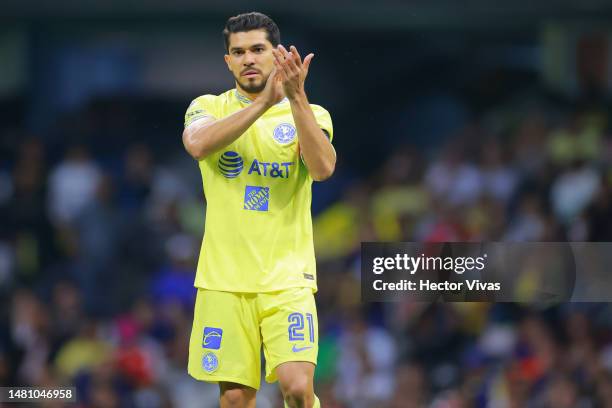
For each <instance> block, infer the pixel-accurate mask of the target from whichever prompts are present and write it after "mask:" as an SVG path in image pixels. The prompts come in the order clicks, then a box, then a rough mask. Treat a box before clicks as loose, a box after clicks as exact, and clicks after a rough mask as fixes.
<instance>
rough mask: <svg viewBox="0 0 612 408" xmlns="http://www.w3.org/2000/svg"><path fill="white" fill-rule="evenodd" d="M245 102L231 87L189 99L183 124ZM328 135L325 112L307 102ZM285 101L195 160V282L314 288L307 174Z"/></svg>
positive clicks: (220, 286)
mask: <svg viewBox="0 0 612 408" xmlns="http://www.w3.org/2000/svg"><path fill="white" fill-rule="evenodd" d="M249 103H251V100H249V99H248V98H247V97H245V96H243V95H241V94H240V93H239V92H238V91H237V90H236V89H232V90H229V91H227V92H225V93H223V94H221V95H218V96H217V95H203V96H200V97H198V98H196V99H195V100H194V101H193V102H192V103H191V105H189V108H188V109H187V112H186V114H185V127H187V126H189V125H190V124H191V123H193V122H194V121H196V120H198V119H200V118H203V117H206V116H210V117H213V118H215V119H222V118H224V117H226V116H228V115H231V114H232V113H234V112H236V111H238V110H240V109H243V108H244V107H246V106H247V105H248V104H249ZM310 106H311V108H312V110H313V112H314V115H315V118H316V121H317V123H318V124H319V127H320V128H321V129H323V130H325V131H326V132H327V134H328V135H329V138H330V142H331V140H332V138H333V128H332V121H331V117H330V115H329V113H328V112H327V111H326V110H325V109H323V108H322V107H320V106H318V105H310ZM298 137H299V135H298V134H297V130H296V127H295V122H294V120H293V116H292V114H291V107H290V104H289V102H288V100H287V99H284V100H283V101H281V102H280V103H278V104H276V105H274V106H272V107H271V108H270V109H268V110H267V111H266V112H265V113H264V114H263V115H262V116H261V117H259V118H258V119H257V120H256V121H255V122H254V123H253V125H251V127H249V129H247V131H246V132H245V133H244V134H242V135H241V136H240V137H239V138H238V139H236V140H235V141H234V142H233V143H231V144H230V145H228V146H226V147H225V148H223V149H221V150H219V151H218V152H216V153H213V154H211V155H209V156H207V157H206V158H204V159H202V160H200V161H199V167H200V172H201V174H202V181H203V184H204V195H205V196H206V203H207V205H206V222H205V227H204V228H205V229H204V239H203V241H202V248H201V250H200V257H199V260H198V267H197V272H196V278H195V286H196V287H199V288H204V289H209V290H219V291H229V292H273V291H278V290H282V289H287V288H292V287H309V288H312V289H313V291H316V289H317V284H316V265H315V255H314V247H313V235H312V220H311V215H310V203H311V194H312V192H311V191H312V190H311V187H312V181H313V180H312V177H311V176H310V174H309V172H308V169H307V168H306V166H305V165H304V163H303V162H302V160H300V157H299V152H298Z"/></svg>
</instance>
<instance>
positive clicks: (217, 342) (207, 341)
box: [202, 327, 223, 350]
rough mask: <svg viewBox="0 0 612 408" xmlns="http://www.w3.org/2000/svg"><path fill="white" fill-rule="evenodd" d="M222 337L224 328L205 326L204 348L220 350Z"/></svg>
mask: <svg viewBox="0 0 612 408" xmlns="http://www.w3.org/2000/svg"><path fill="white" fill-rule="evenodd" d="M222 338H223V329H219V328H218V327H205V328H204V337H202V348H207V349H211V350H219V348H221V339H222Z"/></svg>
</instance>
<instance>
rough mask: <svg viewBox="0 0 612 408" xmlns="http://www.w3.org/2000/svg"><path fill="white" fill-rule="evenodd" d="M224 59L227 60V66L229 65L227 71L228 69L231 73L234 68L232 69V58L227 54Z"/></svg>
mask: <svg viewBox="0 0 612 408" xmlns="http://www.w3.org/2000/svg"><path fill="white" fill-rule="evenodd" d="M223 59H224V60H225V64H226V65H227V69H228V70H229V71H231V70H232V68H231V67H230V56H229V55H228V54H225V55H224V56H223Z"/></svg>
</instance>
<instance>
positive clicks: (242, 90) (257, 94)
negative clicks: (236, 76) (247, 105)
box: [236, 84, 259, 101]
mask: <svg viewBox="0 0 612 408" xmlns="http://www.w3.org/2000/svg"><path fill="white" fill-rule="evenodd" d="M236 89H237V90H238V92H239V93H240V95H242V96H246V97H247V98H249V99H250V100H251V101H254V100H255V99H257V97H258V96H259V92H258V93H250V92H247V91H245V90H244V89H242V87H241V86H240V85H239V84H236Z"/></svg>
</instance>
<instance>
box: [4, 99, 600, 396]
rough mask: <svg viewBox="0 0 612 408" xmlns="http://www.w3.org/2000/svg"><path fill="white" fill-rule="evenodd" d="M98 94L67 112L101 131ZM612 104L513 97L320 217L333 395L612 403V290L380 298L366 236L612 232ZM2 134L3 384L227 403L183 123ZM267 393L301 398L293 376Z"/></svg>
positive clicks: (499, 237)
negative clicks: (212, 354)
mask: <svg viewBox="0 0 612 408" xmlns="http://www.w3.org/2000/svg"><path fill="white" fill-rule="evenodd" d="M89 109H90V111H89V112H87V114H83V113H82V112H79V113H78V114H75V116H74V117H73V118H70V117H69V118H68V120H66V123H71V124H74V122H73V121H72V119H74V121H77V120H78V121H81V122H85V123H88V122H89V128H96V127H97V124H96V118H97V117H99V116H100V115H101V112H100V111H97V110H96V109H100V108H99V107H98V108H96V105H95V104H94V105H92V107H90V108H89ZM126 109H127V111H126V112H124V116H121V115H119V116H115V120H114V121H113V122H112V125H111V126H109V127H108V128H106V129H105V130H104V132H107V133H108V134H111V133H113V132H115V130H116V129H115V128H119V129H120V130H124V129H123V128H121V127H122V126H124V125H125V121H123V120H121V118H122V117H128V118H129V117H130V114H131V113H130V110H129V108H126ZM332 115H333V112H332ZM177 118H178V119H177V122H180V119H181V117H180V116H178V117H177ZM610 118H611V116H610V112H609V110H608V108H607V106H606V104H596V103H589V104H580V105H568V104H561V103H551V102H546V103H536V104H533V103H530V104H524V103H517V102H512V103H508V104H506V105H502V106H500V107H496V108H491V109H489V110H486V111H484V112H482V113H480V114H478V115H475V117H474V118H473V119H472V120H471V121H470V122H469V123H468V124H467V125H465V126H462V127H461V128H458V129H455V131H454V132H453V135H452V136H450V137H448V138H447V139H446V142H445V143H444V144H442V145H440V146H438V148H436V149H433V150H432V149H423V148H422V147H419V146H416V145H410V144H405V145H403V146H401V147H398V148H396V149H394V150H393V151H391V152H389V154H388V157H387V158H386V159H385V160H383V162H382V164H381V165H380V166H379V167H378V169H377V170H376V171H375V172H374V173H372V174H371V175H370V177H367V178H354V179H351V180H348V181H346V182H344V183H343V185H342V186H341V188H338V189H337V194H336V196H335V197H334V199H333V200H330V204H329V205H325V206H324V208H322V209H321V210H320V211H317V213H316V214H315V215H314V216H313V223H314V228H315V246H316V252H317V259H318V263H319V267H318V282H319V292H318V295H317V302H318V307H319V309H318V310H319V322H320V352H319V365H318V369H317V372H316V381H317V385H316V389H317V393H318V395H319V396H320V398H321V400H322V402H323V406H324V407H328V408H344V407H345V408H349V407H351V408H352V407H356V408H361V407H381V408H385V407H388V408H399V407H435V408H442V407H444V408H446V407H449V408H451V407H457V408H459V407H472V406H474V407H485V406H488V407H557V408H564V407H567V408H569V407H612V307H610V305H608V304H583V303H582V304H562V305H556V306H550V307H546V308H537V307H533V306H527V305H519V304H486V303H385V304H361V303H360V287H359V256H358V255H359V248H360V242H362V241H401V240H405V241H430V242H435V241H485V240H489V241H566V240H570V241H612V166H610V164H611V162H612V138H611V137H610V130H611V127H610V125H611V122H610ZM113 126H114V127H115V128H114V127H113ZM79 129H80V130H79ZM82 129H88V127H87V126H85V127H82V126H81V127H77V130H76V131H75V130H74V129H73V130H72V131H73V132H76V133H79V132H81V131H83V130H82ZM2 131H3V134H4V135H7V138H6V139H5V140H10V141H11V142H8V143H6V144H4V145H3V147H2V161H1V165H0V225H1V228H0V299H1V302H2V308H1V309H0V311H1V313H2V319H0V384H2V385H9V384H10V385H32V386H34V385H37V386H54V385H60V384H74V385H75V386H76V387H77V393H78V396H79V401H80V406H87V407H100V408H102V407H138V408H140V407H147V408H148V407H196V406H197V407H215V406H216V404H217V393H218V392H217V388H216V386H213V385H207V384H203V383H198V382H196V381H194V380H192V379H191V378H190V377H188V375H187V373H186V363H187V352H188V340H189V334H190V329H191V313H192V307H193V301H194V298H195V289H194V288H193V278H194V270H195V262H196V260H197V256H198V251H199V245H200V242H201V237H202V231H203V223H204V211H203V208H204V205H205V200H203V199H202V187H201V180H200V179H199V174H198V173H197V169H196V165H195V163H194V162H193V161H191V160H190V158H189V157H188V156H187V154H186V153H183V152H182V151H181V146H180V143H181V142H180V135H179V134H176V135H170V136H166V137H173V139H172V140H171V141H170V142H166V143H169V144H170V145H171V146H173V148H172V149H171V150H161V151H160V149H156V148H154V147H152V146H151V145H150V144H149V143H147V142H146V140H147V139H146V138H141V140H144V141H145V142H138V141H127V142H126V143H125V144H124V145H122V144H121V143H118V144H117V145H116V146H115V147H114V150H112V149H111V150H108V151H105V152H102V151H101V150H100V149H99V148H98V146H99V144H100V143H101V141H100V140H96V138H97V137H98V136H96V137H92V136H91V135H88V136H84V137H82V138H81V139H79V138H65V139H63V140H62V142H61V143H51V142H48V141H46V139H43V138H37V137H35V136H31V135H27V134H24V132H23V131H21V130H19V129H17V130H15V129H2ZM11 132H12V133H11ZM60 133H61V132H60ZM336 133H337V138H342V137H343V136H344V135H342V132H341V129H336ZM102 137H104V135H102ZM410 139H411V136H410V135H407V136H406V137H405V140H406V141H408V142H409V141H410ZM72 140H75V141H72ZM107 148H108V146H107ZM339 157H340V160H342V151H339ZM340 166H342V164H340ZM339 171H342V169H341V168H340V169H339ZM329 183H333V181H332V180H330V181H329ZM258 401H259V402H258V407H259V406H261V407H280V406H282V402H280V399H279V394H278V391H277V390H276V388H275V386H266V385H264V386H263V388H262V391H261V393H260V396H259V400H258ZM49 406H54V405H53V404H50V405H49Z"/></svg>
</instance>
